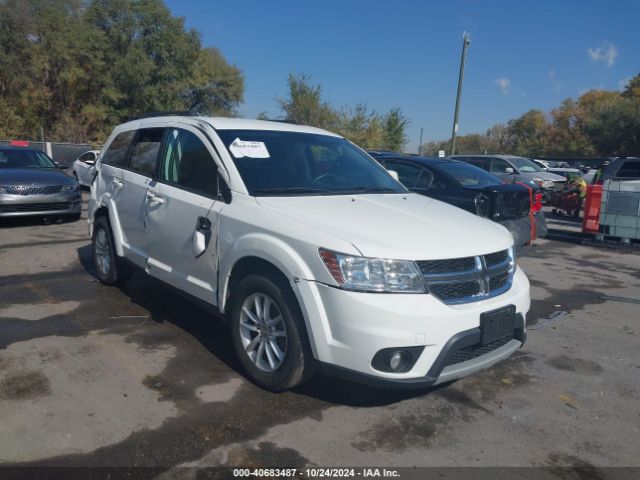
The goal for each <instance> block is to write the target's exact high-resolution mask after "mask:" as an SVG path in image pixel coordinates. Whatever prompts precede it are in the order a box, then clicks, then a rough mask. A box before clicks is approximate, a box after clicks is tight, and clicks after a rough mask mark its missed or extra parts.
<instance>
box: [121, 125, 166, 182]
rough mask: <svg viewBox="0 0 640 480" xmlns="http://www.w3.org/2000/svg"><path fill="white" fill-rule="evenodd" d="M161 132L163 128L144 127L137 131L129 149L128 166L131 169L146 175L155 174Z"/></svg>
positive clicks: (162, 132)
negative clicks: (132, 144) (136, 135)
mask: <svg viewBox="0 0 640 480" xmlns="http://www.w3.org/2000/svg"><path fill="white" fill-rule="evenodd" d="M163 134H164V128H145V129H142V130H140V131H139V133H138V138H137V140H136V144H135V146H134V147H133V150H132V151H131V162H130V163H129V166H130V167H131V169H132V170H135V171H136V172H139V173H141V174H143V175H146V176H148V177H153V176H154V175H155V172H156V162H157V161H158V152H159V151H160V145H161V144H162V135H163Z"/></svg>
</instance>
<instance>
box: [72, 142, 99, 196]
mask: <svg viewBox="0 0 640 480" xmlns="http://www.w3.org/2000/svg"><path fill="white" fill-rule="evenodd" d="M99 154H100V150H89V151H87V152H84V153H83V154H82V155H80V156H79V157H78V158H76V160H75V161H74V162H73V165H72V167H71V168H72V172H73V177H74V178H75V179H76V180H77V181H78V183H79V184H80V185H81V186H83V187H87V188H89V187H91V182H93V178H94V177H95V175H96V167H95V164H96V159H97V158H98V155H99Z"/></svg>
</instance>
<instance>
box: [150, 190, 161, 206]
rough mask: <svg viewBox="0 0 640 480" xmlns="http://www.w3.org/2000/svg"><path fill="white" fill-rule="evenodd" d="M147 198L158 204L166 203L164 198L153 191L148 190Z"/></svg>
mask: <svg viewBox="0 0 640 480" xmlns="http://www.w3.org/2000/svg"><path fill="white" fill-rule="evenodd" d="M147 200H149V202H150V203H157V204H162V203H164V198H162V197H160V196H159V195H156V194H155V193H151V192H147Z"/></svg>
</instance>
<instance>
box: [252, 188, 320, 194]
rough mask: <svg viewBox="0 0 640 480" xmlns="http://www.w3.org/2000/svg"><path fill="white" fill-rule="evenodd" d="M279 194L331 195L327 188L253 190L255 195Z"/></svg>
mask: <svg viewBox="0 0 640 480" xmlns="http://www.w3.org/2000/svg"><path fill="white" fill-rule="evenodd" d="M278 193H289V194H296V193H300V194H313V193H318V194H323V193H331V191H330V190H327V189H326V188H307V187H278V188H258V189H256V190H253V194H254V195H256V194H257V195H277V194H278Z"/></svg>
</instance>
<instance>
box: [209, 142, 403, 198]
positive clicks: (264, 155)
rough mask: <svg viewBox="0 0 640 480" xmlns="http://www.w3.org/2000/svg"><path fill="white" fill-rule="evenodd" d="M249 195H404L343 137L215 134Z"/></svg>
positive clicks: (401, 187)
mask: <svg viewBox="0 0 640 480" xmlns="http://www.w3.org/2000/svg"><path fill="white" fill-rule="evenodd" d="M217 133H218V135H219V136H220V138H221V139H222V141H223V142H224V144H225V146H226V147H227V149H228V150H229V153H230V154H231V158H232V159H233V161H234V163H235V165H236V167H237V168H238V171H239V172H240V176H241V177H242V180H243V181H244V184H245V185H246V187H247V190H249V194H250V195H253V196H268V195H278V196H281V195H339V194H349V193H406V192H407V190H406V189H405V188H404V187H403V186H402V185H401V184H400V183H399V182H397V181H395V180H394V179H393V178H392V177H391V176H390V175H389V174H388V173H387V171H386V170H385V169H384V168H383V167H382V166H381V165H380V164H379V163H378V162H376V161H375V160H373V159H372V158H370V157H369V156H368V155H366V154H365V153H363V152H362V151H361V150H360V149H358V148H357V147H355V146H354V145H352V144H351V143H350V142H348V141H347V140H345V139H344V138H339V137H332V136H329V135H316V134H313V133H298V132H281V131H273V130H218V131H217Z"/></svg>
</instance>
